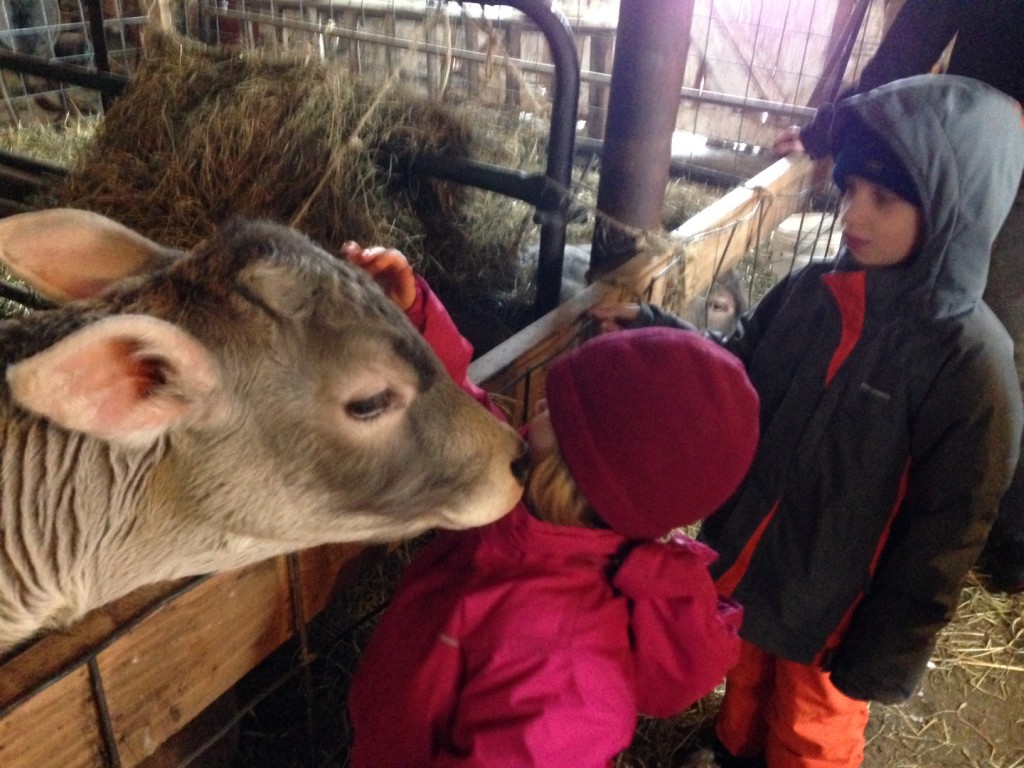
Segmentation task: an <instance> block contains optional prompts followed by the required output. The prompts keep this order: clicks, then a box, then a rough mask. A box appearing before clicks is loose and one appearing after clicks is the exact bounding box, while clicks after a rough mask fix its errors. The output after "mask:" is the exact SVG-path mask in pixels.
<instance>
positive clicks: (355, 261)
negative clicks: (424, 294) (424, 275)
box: [341, 240, 416, 312]
mask: <svg viewBox="0 0 1024 768" xmlns="http://www.w3.org/2000/svg"><path fill="white" fill-rule="evenodd" d="M341 255H342V257H343V258H344V259H345V261H347V262H348V263H349V264H352V265H354V266H357V267H361V268H362V269H365V270H366V271H367V272H369V273H370V275H371V276H372V277H373V279H374V280H376V281H377V285H379V286H380V288H381V290H382V291H384V293H385V294H386V295H387V297H388V298H389V299H391V301H393V302H394V303H395V304H396V305H398V308H399V309H401V310H402V311H403V312H404V311H405V310H407V309H409V307H411V306H412V304H413V302H414V301H415V300H416V279H415V276H414V273H413V270H412V267H411V266H409V260H408V259H406V258H405V254H403V253H402V252H401V251H399V250H398V249H396V248H385V247H384V246H379V245H378V246H373V247H371V248H363V247H362V246H361V245H359V243H357V242H355V241H353V240H349V241H348V242H347V243H345V244H344V245H343V246H341Z"/></svg>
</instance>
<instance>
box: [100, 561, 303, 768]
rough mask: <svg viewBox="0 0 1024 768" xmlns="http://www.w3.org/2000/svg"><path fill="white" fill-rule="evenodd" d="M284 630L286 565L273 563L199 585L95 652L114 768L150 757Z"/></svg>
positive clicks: (287, 621)
mask: <svg viewBox="0 0 1024 768" xmlns="http://www.w3.org/2000/svg"><path fill="white" fill-rule="evenodd" d="M291 632H292V612H291V600H290V594H289V578H288V572H287V567H286V560H285V559H284V558H275V559H273V560H267V561H264V562H261V563H257V564H256V565H253V566H250V567H248V568H243V569H241V570H237V571H230V572H228V573H223V574H219V575H218V576H217V577H215V578H211V579H208V580H206V581H204V582H203V583H202V584H200V585H198V586H197V587H196V588H195V589H192V590H190V591H189V592H187V593H186V594H184V595H182V596H181V597H180V598H179V599H177V600H175V601H173V602H171V603H169V604H167V605H165V606H164V607H163V608H162V609H161V610H159V611H158V612H157V613H155V614H154V615H153V616H151V617H150V618H149V619H148V620H147V621H145V622H143V623H141V624H139V625H138V626H137V627H135V628H134V629H133V630H132V631H131V632H129V633H127V634H126V635H125V636H124V637H123V638H121V639H120V640H119V641H118V642H116V643H114V644H113V645H111V646H110V647H109V648H107V649H105V650H104V651H102V652H101V653H100V654H99V655H98V656H97V662H98V665H99V669H100V672H101V674H102V679H103V687H104V690H105V692H106V699H107V707H108V709H109V711H110V719H111V723H112V727H113V732H114V736H115V739H116V743H117V748H118V753H119V755H120V758H121V764H122V765H124V766H133V765H137V764H138V763H139V762H140V761H142V760H143V759H144V758H146V757H147V756H149V755H150V754H152V753H153V752H154V751H155V750H156V748H157V747H158V746H159V745H160V744H161V743H163V742H164V741H165V740H167V739H168V738H169V737H170V736H171V735H173V734H174V733H176V732H177V731H178V730H179V729H180V728H181V727H182V726H183V725H185V724H186V723H187V722H189V721H190V720H191V719H192V718H194V717H195V716H196V715H198V714H199V713H200V712H202V710H203V709H204V708H205V707H206V706H207V705H208V704H210V703H211V702H212V701H213V700H214V699H216V698H217V697H218V696H220V694H221V693H223V692H224V691H225V690H227V689H228V688H229V687H231V686H232V685H234V683H235V682H236V681H237V680H238V679H239V678H241V677H242V676H243V675H244V674H245V673H247V672H248V671H249V670H251V669H252V668H253V667H255V666H256V665H257V664H258V663H259V662H261V661H262V660H263V659H264V658H266V657H267V655H269V654H270V652H271V651H273V650H274V649H275V648H277V647H278V646H279V645H280V644H281V643H283V642H284V641H285V640H287V639H288V637H289V636H290V635H291Z"/></svg>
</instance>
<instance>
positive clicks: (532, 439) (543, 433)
mask: <svg viewBox="0 0 1024 768" xmlns="http://www.w3.org/2000/svg"><path fill="white" fill-rule="evenodd" d="M526 442H527V446H528V447H529V451H530V461H531V463H532V464H534V465H536V464H538V463H539V462H540V460H541V459H543V458H546V457H547V456H550V455H551V454H552V453H554V451H555V449H556V448H557V447H558V440H557V439H556V438H555V428H554V427H553V426H551V414H549V413H548V401H547V400H543V399H542V400H540V401H539V402H538V403H537V411H536V413H534V415H533V418H532V419H530V431H529V433H528V435H527V438H526Z"/></svg>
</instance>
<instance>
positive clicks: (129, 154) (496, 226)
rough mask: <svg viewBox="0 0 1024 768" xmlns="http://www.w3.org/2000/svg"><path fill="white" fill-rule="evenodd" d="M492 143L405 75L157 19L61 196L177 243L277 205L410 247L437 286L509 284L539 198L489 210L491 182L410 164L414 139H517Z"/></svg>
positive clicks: (323, 229) (302, 223)
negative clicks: (355, 68) (370, 76)
mask: <svg viewBox="0 0 1024 768" xmlns="http://www.w3.org/2000/svg"><path fill="white" fill-rule="evenodd" d="M487 123H488V124H493V123H494V121H493V120H491V121H487ZM482 145H484V142H483V141H482V140H481V139H479V138H477V139H474V138H473V137H472V136H471V132H470V127H469V121H468V120H466V119H465V118H464V117H461V116H460V115H459V114H457V112H456V111H455V110H454V109H451V108H448V107H446V106H445V105H443V104H437V103H432V102H429V101H427V100H425V99H424V98H421V97H419V96H417V95H415V94H413V93H411V92H408V91H407V90H406V89H404V88H403V87H402V86H401V84H400V83H398V82H397V80H394V79H393V80H391V81H389V82H388V83H386V84H385V85H384V86H379V87H371V86H370V85H368V84H366V83H365V82H363V81H361V80H360V79H358V78H357V77H356V76H354V75H351V74H350V73H349V72H348V71H347V69H346V68H344V67H343V66H341V65H339V64H337V63H331V62H325V61H321V60H316V59H314V60H306V59H301V58H296V57H293V56H287V57H286V56H283V55H275V54H271V53H267V52H260V51H257V50H241V49H227V48H210V47H207V46H203V45H201V44H199V43H195V42H192V41H188V40H186V39H184V38H179V37H177V36H175V35H172V34H169V33H167V32H162V31H160V30H157V29H150V30H147V33H146V37H145V54H144V58H143V60H142V63H141V65H140V68H139V69H138V71H137V73H136V76H135V77H133V79H132V82H131V85H130V87H129V88H128V90H127V91H126V93H125V94H124V95H123V96H122V97H120V98H119V99H118V100H117V101H116V102H115V103H114V104H113V105H112V107H111V108H110V110H109V111H108V112H107V114H106V118H105V120H104V122H103V124H102V126H101V127H100V129H99V130H98V132H97V135H96V138H95V141H94V142H93V143H92V146H91V147H90V149H89V150H88V152H87V153H85V156H84V157H82V158H81V159H80V160H79V161H78V162H77V163H76V164H75V165H74V167H73V169H72V172H71V174H70V176H69V178H68V179H67V181H66V183H65V184H63V185H61V186H60V187H59V188H57V189H56V190H55V191H54V193H53V196H54V199H53V200H52V201H51V203H52V204H54V205H62V206H72V207H79V208H86V209H90V210H93V211H97V212H100V213H103V214H106V215H109V216H111V217H113V218H115V219H117V220H119V221H121V222H122V223H124V224H126V225H128V226H130V227H132V228H134V229H137V230H139V231H140V232H142V233H144V234H146V235H147V236H148V237H150V238H152V239H154V240H157V241H159V242H162V243H165V244H168V245H175V246H179V247H190V246H192V245H194V244H195V243H196V242H198V241H199V240H201V239H202V238H204V237H206V236H208V235H209V234H210V233H211V232H212V231H213V230H214V229H215V228H216V227H217V226H218V225H219V224H220V223H221V222H222V221H224V220H225V219H227V218H229V217H231V216H233V215H236V214H243V215H247V216H253V217H264V218H269V219H273V220H276V221H280V222H282V223H285V224H289V225H292V226H295V227H297V228H299V229H301V230H303V231H305V232H306V233H307V234H309V235H310V236H311V237H312V238H313V239H314V240H316V241H318V242H320V243H321V244H322V245H324V246H325V247H327V248H328V249H337V248H338V247H339V246H340V245H341V244H342V243H343V242H345V241H346V240H350V239H351V240H357V241H359V242H362V243H364V244H377V243H381V244H388V245H392V246H395V247H398V248H400V249H402V250H403V251H404V252H405V253H406V254H407V255H408V256H409V258H410V260H411V261H412V262H413V264H414V265H415V266H416V267H417V268H419V269H420V270H421V271H423V272H425V273H426V274H427V275H428V277H431V278H432V281H436V282H438V283H441V284H442V285H441V286H439V287H443V286H444V285H447V284H452V283H455V282H469V281H471V282H475V283H476V284H480V283H481V282H484V283H485V284H491V285H493V284H495V283H497V284H499V285H500V284H501V282H502V281H503V280H505V281H507V280H509V279H511V278H512V275H513V272H514V268H513V263H514V261H515V256H516V253H517V251H518V247H519V240H520V238H521V237H522V235H523V229H524V225H523V222H524V221H528V220H529V216H530V214H531V213H532V211H531V210H529V208H528V207H527V206H525V205H524V204H520V203H518V202H517V201H513V200H510V199H507V198H501V199H494V198H497V196H490V197H491V198H492V199H490V200H488V201H487V209H486V210H482V209H481V208H480V204H479V199H478V197H479V195H480V194H482V193H476V195H474V190H470V189H469V188H467V187H463V186H461V185H456V184H453V183H448V182H441V181H437V180H432V179H425V178H417V177H405V176H403V175H401V174H400V173H398V170H397V169H398V165H397V160H398V158H399V157H400V156H401V155H402V154H403V153H418V152H433V153H439V154H443V155H447V156H454V157H468V156H470V155H471V154H472V153H475V154H477V155H479V154H480V153H481V152H489V153H490V154H491V156H494V154H495V153H499V152H503V151H506V150H505V149H504V148H503V147H500V146H499V143H498V142H491V145H492V146H491V147H490V148H487V147H486V146H484V149H481V147H482ZM484 159H487V158H484ZM460 259H461V260H462V261H461V262H460V261H459V260H460Z"/></svg>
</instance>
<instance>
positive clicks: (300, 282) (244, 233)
mask: <svg viewBox="0 0 1024 768" xmlns="http://www.w3.org/2000/svg"><path fill="white" fill-rule="evenodd" d="M107 299H108V301H110V302H111V304H112V305H114V306H115V308H116V309H115V311H137V310H140V309H141V310H142V311H146V312H152V313H153V314H157V315H159V316H162V317H164V318H165V319H169V320H172V321H178V322H182V323H183V324H186V325H190V326H191V325H194V324H193V323H189V318H190V316H191V315H193V314H195V315H197V316H198V317H197V322H199V323H206V324H211V323H212V324H214V325H216V323H217V322H218V319H224V320H225V321H226V320H227V318H229V317H231V316H232V315H235V314H238V313H243V314H247V315H248V314H252V313H254V312H255V313H257V314H265V315H267V316H268V318H269V319H285V318H289V317H295V316H301V319H303V320H306V319H309V320H312V321H313V322H331V318H333V319H334V322H338V321H341V320H345V321H350V320H358V319H363V318H369V317H378V318H382V319H385V320H386V321H387V322H397V318H399V317H401V315H400V313H398V312H397V310H396V309H395V308H394V307H393V306H392V305H391V303H390V302H389V301H388V300H387V298H386V297H385V296H384V295H383V294H382V293H381V291H380V290H379V289H378V288H377V286H376V285H375V284H374V283H373V281H372V280H371V279H370V278H369V277H368V276H367V275H366V274H365V272H364V271H363V270H360V269H356V268H353V267H352V266H350V265H349V264H347V263H346V262H345V261H344V260H342V259H340V258H338V257H335V256H332V255H331V254H329V253H327V252H326V251H325V250H324V249H323V248H321V247H319V246H318V245H316V244H315V243H313V242H312V241H311V240H310V239H309V238H307V237H305V236H304V235H302V234H300V233H298V232H296V231H294V230H291V229H288V228H286V227H283V226H279V225H275V224H272V223H269V222H260V221H249V220H244V219H237V220H234V221H232V222H229V223H228V224H227V225H225V226H224V227H223V228H222V229H221V230H220V231H219V232H217V233H216V234H215V235H214V236H212V237H211V238H209V239H208V240H206V241H205V242H203V243H202V244H200V245H199V246H198V247H197V248H196V249H195V250H193V251H192V252H191V253H189V254H187V255H186V256H185V257H183V258H182V259H181V260H179V261H178V262H177V263H175V264H174V265H172V266H171V267H169V268H168V269H167V270H166V271H164V272H162V273H158V274H154V275H151V276H149V278H148V279H146V280H145V281H144V282H142V283H141V284H134V285H133V284H131V283H129V284H127V285H125V286H122V288H121V290H120V291H115V293H114V295H110V296H108V297H107ZM193 330H195V329H194V328H193Z"/></svg>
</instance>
